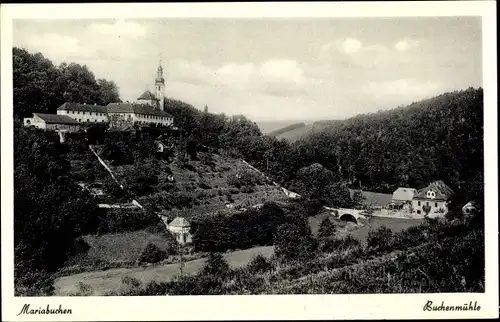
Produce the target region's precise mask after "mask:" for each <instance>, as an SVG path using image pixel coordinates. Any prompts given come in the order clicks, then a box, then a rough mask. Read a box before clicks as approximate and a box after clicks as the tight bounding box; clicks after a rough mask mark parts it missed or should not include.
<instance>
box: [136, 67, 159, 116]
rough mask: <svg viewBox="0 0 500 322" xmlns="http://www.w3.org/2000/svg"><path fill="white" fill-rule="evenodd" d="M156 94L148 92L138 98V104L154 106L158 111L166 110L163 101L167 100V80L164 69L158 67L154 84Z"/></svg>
mask: <svg viewBox="0 0 500 322" xmlns="http://www.w3.org/2000/svg"><path fill="white" fill-rule="evenodd" d="M154 88H155V90H154V91H155V93H151V91H150V90H146V91H145V92H144V93H142V95H141V96H139V97H138V98H137V102H136V103H138V104H146V105H150V106H153V107H155V108H157V109H160V110H162V111H163V110H164V105H163V103H164V102H163V101H164V99H165V78H163V67H161V60H160V65H158V69H157V70H156V78H155V82H154Z"/></svg>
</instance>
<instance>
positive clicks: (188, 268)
mask: <svg viewBox="0 0 500 322" xmlns="http://www.w3.org/2000/svg"><path fill="white" fill-rule="evenodd" d="M325 216H327V214H320V215H317V216H314V217H311V218H310V219H309V224H310V226H311V230H312V232H313V234H317V230H318V226H319V223H320V222H321V220H322V219H323V218H324V217H325ZM422 222H423V220H422V221H421V220H414V219H413V220H411V219H398V218H384V217H372V218H371V219H370V220H369V221H368V222H367V223H366V224H365V225H363V226H357V225H346V226H344V227H338V230H337V233H336V234H337V235H338V236H339V237H341V236H345V235H347V234H351V235H352V236H353V237H354V238H357V239H359V240H360V241H361V242H362V243H365V242H366V237H367V235H368V232H369V231H371V230H376V229H378V228H379V227H381V226H386V227H388V228H390V229H391V230H393V231H394V232H398V231H401V230H403V229H406V228H408V227H411V226H415V225H418V224H420V223H422ZM273 252H274V246H265V247H253V248H249V249H245V250H237V251H233V252H228V253H226V254H224V257H225V258H226V260H227V261H228V263H229V264H230V265H231V266H232V267H235V268H237V267H242V266H245V265H246V264H248V263H249V262H250V261H251V260H252V258H253V257H254V256H256V255H257V254H259V253H260V254H262V255H264V256H266V257H268V258H269V257H271V256H272V254H273ZM204 263H205V259H204V258H201V259H195V260H191V261H186V262H185V263H184V269H183V272H184V273H185V274H194V273H197V272H198V271H199V270H200V269H201V268H202V267H203V265H204ZM179 272H180V263H173V264H164V265H159V266H150V267H147V268H143V267H132V268H113V269H108V270H105V271H95V272H85V273H79V274H73V275H69V276H63V277H59V278H58V279H56V281H55V283H54V287H55V295H56V296H70V295H75V294H76V293H78V292H79V289H80V283H82V284H84V285H85V286H86V287H88V288H90V289H91V291H92V295H106V294H110V293H111V292H116V291H118V290H119V289H120V286H121V285H122V279H123V278H124V277H125V276H128V277H133V278H136V279H138V280H139V281H141V282H142V283H143V284H146V283H148V282H150V281H153V280H154V281H158V282H159V281H163V282H165V281H169V280H171V279H172V278H174V277H175V276H177V275H179Z"/></svg>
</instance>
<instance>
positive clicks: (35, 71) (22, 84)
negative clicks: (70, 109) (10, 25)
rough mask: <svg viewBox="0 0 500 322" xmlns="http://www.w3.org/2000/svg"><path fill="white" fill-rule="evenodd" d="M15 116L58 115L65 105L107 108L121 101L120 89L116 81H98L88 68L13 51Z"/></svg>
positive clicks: (21, 51) (18, 50)
mask: <svg viewBox="0 0 500 322" xmlns="http://www.w3.org/2000/svg"><path fill="white" fill-rule="evenodd" d="M12 59H13V61H12V63H13V65H12V68H13V94H14V117H15V118H16V119H21V118H23V117H29V116H31V115H32V113H48V114H55V112H56V110H57V108H58V107H59V106H60V105H61V104H63V103H64V102H76V103H88V104H94V103H96V104H101V105H105V104H107V103H109V102H111V101H120V99H119V93H118V87H117V86H116V84H115V83H113V82H112V81H107V80H105V79H100V80H98V81H96V79H95V77H94V74H93V73H92V72H91V71H90V70H89V69H88V68H87V67H86V66H85V65H84V66H81V65H79V64H75V63H69V64H68V63H62V64H61V65H59V66H55V65H54V64H53V63H52V62H51V61H50V60H48V59H47V58H45V57H44V56H43V55H42V54H41V53H35V54H31V53H29V52H28V51H26V50H25V49H21V48H17V47H14V48H13V50H12Z"/></svg>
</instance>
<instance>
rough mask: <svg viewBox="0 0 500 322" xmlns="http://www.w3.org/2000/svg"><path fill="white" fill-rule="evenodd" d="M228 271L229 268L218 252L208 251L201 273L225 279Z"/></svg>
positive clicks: (229, 270)
mask: <svg viewBox="0 0 500 322" xmlns="http://www.w3.org/2000/svg"><path fill="white" fill-rule="evenodd" d="M230 273H231V268H230V267H229V264H228V263H227V261H226V260H225V259H224V257H223V256H222V254H220V253H210V254H209V255H208V258H207V261H206V263H205V266H203V268H202V269H201V274H202V275H205V276H210V277H214V278H216V279H225V278H226V277H227V276H228V275H229V274H230Z"/></svg>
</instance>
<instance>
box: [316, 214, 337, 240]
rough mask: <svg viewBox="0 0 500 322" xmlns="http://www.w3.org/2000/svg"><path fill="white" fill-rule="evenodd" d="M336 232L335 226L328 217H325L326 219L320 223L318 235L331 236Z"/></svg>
mask: <svg viewBox="0 0 500 322" xmlns="http://www.w3.org/2000/svg"><path fill="white" fill-rule="evenodd" d="M334 232H335V226H334V225H333V223H332V221H331V220H330V219H329V218H328V217H325V219H323V220H322V221H321V223H320V225H319V231H318V236H319V237H330V236H332V235H333V233H334Z"/></svg>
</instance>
